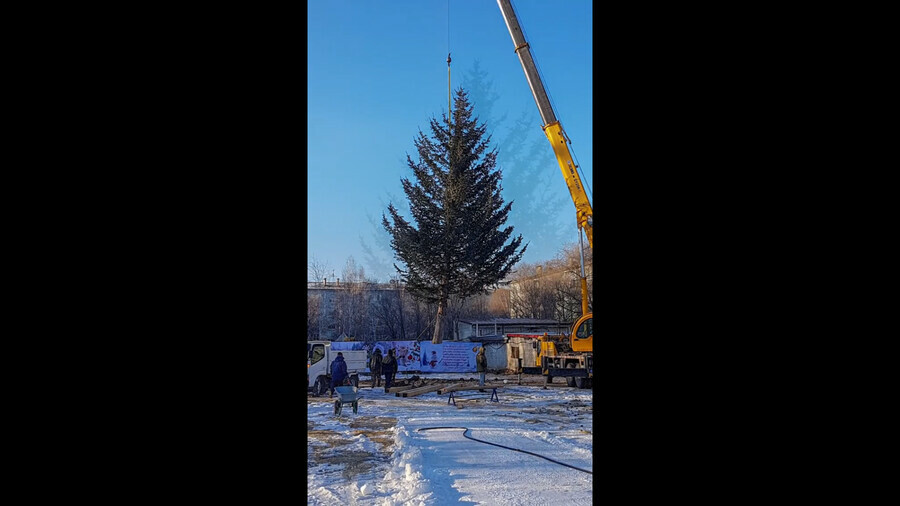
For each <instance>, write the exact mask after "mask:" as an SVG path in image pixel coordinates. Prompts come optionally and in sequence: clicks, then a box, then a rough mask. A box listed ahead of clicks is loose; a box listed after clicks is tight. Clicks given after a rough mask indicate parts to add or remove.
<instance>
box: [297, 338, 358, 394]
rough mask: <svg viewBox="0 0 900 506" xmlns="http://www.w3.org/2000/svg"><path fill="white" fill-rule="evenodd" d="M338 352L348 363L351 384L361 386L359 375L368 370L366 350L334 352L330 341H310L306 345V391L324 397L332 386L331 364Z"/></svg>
mask: <svg viewBox="0 0 900 506" xmlns="http://www.w3.org/2000/svg"><path fill="white" fill-rule="evenodd" d="M338 351H340V353H341V354H343V356H344V361H345V362H346V363H347V375H348V377H349V378H350V384H352V385H353V386H359V374H360V373H362V372H364V371H365V370H366V361H367V358H368V352H367V351H366V350H334V349H332V347H331V342H330V341H309V342H308V343H306V390H307V391H310V390H312V392H313V393H314V394H316V395H322V394H324V393H325V392H326V391H328V389H329V388H330V386H331V363H332V362H334V358H335V357H336V356H337V354H338Z"/></svg>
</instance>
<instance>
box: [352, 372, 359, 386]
mask: <svg viewBox="0 0 900 506" xmlns="http://www.w3.org/2000/svg"><path fill="white" fill-rule="evenodd" d="M350 384H351V385H353V386H354V387H356V388H359V376H357V375H355V374H354V375H353V376H350Z"/></svg>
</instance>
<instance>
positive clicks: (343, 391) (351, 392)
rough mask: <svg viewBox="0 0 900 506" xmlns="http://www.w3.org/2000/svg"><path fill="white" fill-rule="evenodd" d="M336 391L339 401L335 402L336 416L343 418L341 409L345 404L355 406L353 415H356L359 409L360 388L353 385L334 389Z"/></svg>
mask: <svg viewBox="0 0 900 506" xmlns="http://www.w3.org/2000/svg"><path fill="white" fill-rule="evenodd" d="M334 391H335V392H337V394H338V398H337V400H336V401H334V414H335V416H341V409H342V408H343V406H344V403H345V402H347V403H349V404H350V405H351V406H353V414H356V411H357V410H358V409H359V388H358V387H355V386H353V385H345V386H341V387H334Z"/></svg>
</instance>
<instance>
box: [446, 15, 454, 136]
mask: <svg viewBox="0 0 900 506" xmlns="http://www.w3.org/2000/svg"><path fill="white" fill-rule="evenodd" d="M452 103H453V89H452V88H451V86H450V0H447V123H448V124H449V123H450V111H451V109H452V108H453V106H452V105H451V104H452Z"/></svg>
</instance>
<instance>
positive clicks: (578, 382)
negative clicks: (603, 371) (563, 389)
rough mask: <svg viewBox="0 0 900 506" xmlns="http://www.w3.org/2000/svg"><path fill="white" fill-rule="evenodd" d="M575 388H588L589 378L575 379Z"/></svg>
mask: <svg viewBox="0 0 900 506" xmlns="http://www.w3.org/2000/svg"><path fill="white" fill-rule="evenodd" d="M574 380H575V388H587V387H588V385H589V383H588V379H587V378H574Z"/></svg>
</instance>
